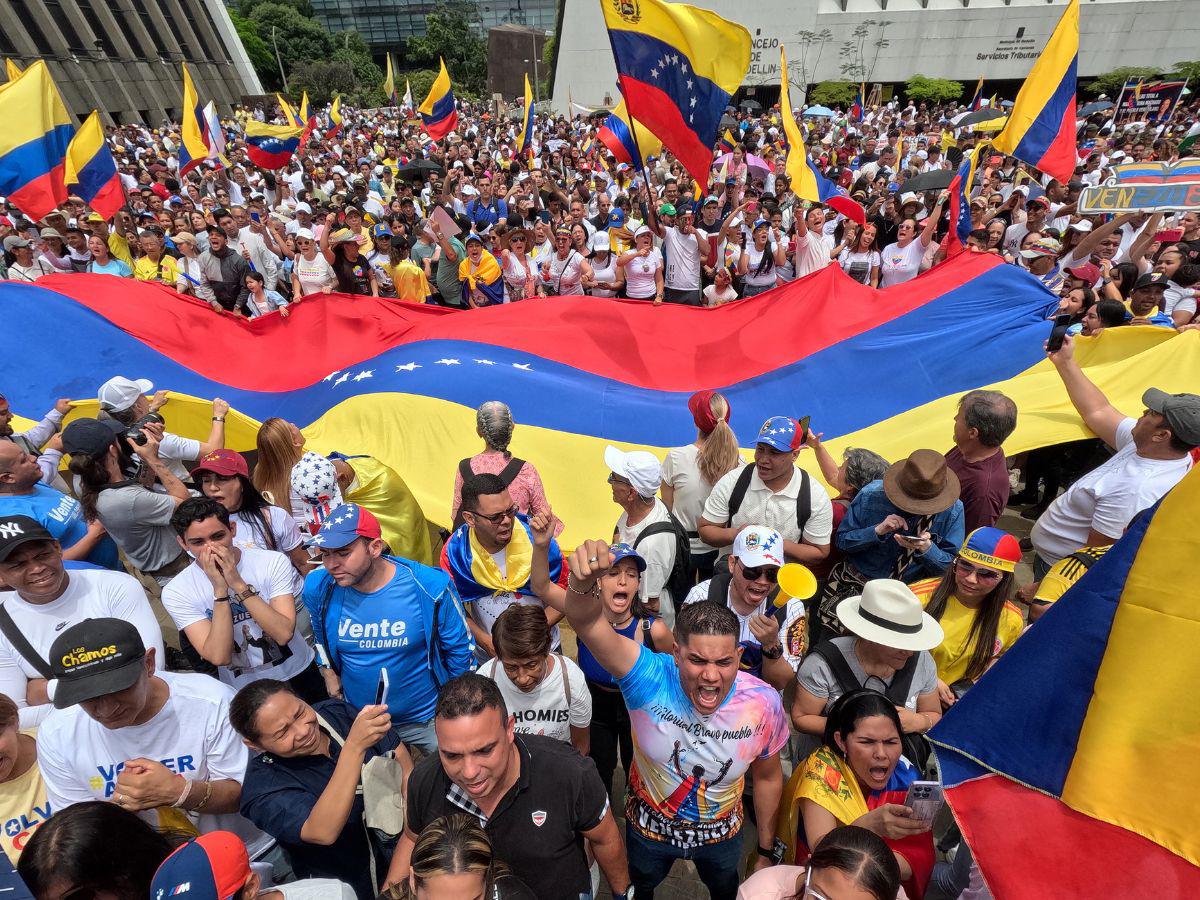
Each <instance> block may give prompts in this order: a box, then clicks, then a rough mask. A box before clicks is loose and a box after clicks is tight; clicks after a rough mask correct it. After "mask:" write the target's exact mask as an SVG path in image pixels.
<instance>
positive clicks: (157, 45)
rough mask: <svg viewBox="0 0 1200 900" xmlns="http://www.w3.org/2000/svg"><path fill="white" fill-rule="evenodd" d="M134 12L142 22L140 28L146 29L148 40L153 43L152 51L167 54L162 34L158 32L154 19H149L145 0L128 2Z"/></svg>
mask: <svg viewBox="0 0 1200 900" xmlns="http://www.w3.org/2000/svg"><path fill="white" fill-rule="evenodd" d="M130 2H131V3H132V5H133V9H134V11H135V12H136V13H137V15H138V18H139V19H141V20H142V27H144V28H145V29H146V33H147V34H148V35H150V40H152V41H154V49H155V50H157V51H158V52H159V53H166V52H167V45H166V43H165V42H164V41H163V37H162V34H161V33H160V32H159V30H158V26H157V25H156V24H155V22H154V19H153V18H151V17H150V10H148V9H147V8H146V3H145V0H130Z"/></svg>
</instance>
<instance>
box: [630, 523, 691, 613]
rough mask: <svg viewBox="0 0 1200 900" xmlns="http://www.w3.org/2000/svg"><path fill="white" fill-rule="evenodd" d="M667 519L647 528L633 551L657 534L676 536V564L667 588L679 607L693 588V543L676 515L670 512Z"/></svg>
mask: <svg viewBox="0 0 1200 900" xmlns="http://www.w3.org/2000/svg"><path fill="white" fill-rule="evenodd" d="M667 517H668V521H666V522H655V523H654V524H653V525H648V526H646V528H644V529H643V530H642V533H641V534H639V535H638V536H637V537H636V538H635V539H634V541H633V549H634V550H636V549H637V548H638V545H639V544H640V543H641V542H642V541H644V540H645V539H646V538H648V537H653V536H654V535H656V534H667V533H668V532H670V533H672V534H674V535H675V562H674V564H673V565H672V566H671V574H670V575H669V576H667V585H666V586H667V590H669V591H670V592H671V601H672V602H673V603H674V604H676V607H678V605H679V604H681V603H683V598H684V597H686V596H687V592H688V591H689V590H690V589H691V587H692V579H691V577H690V571H691V566H692V542H691V541H690V540H688V536H687V532H686V531H684V530H683V526H682V525H680V524H679V520H678V519H677V518H675V514H674V513H670V512H668V513H667Z"/></svg>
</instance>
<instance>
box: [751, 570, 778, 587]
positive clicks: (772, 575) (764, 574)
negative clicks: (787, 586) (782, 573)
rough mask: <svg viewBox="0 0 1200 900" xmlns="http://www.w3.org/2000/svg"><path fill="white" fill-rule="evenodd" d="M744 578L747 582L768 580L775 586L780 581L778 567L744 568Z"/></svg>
mask: <svg viewBox="0 0 1200 900" xmlns="http://www.w3.org/2000/svg"><path fill="white" fill-rule="evenodd" d="M742 577H743V578H745V579H746V580H747V581H758V579H760V578H766V579H767V582H768V583H770V584H775V582H777V581H778V580H779V569H778V567H776V566H755V567H754V568H753V569H752V568H750V567H749V566H742Z"/></svg>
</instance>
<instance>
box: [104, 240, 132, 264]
mask: <svg viewBox="0 0 1200 900" xmlns="http://www.w3.org/2000/svg"><path fill="white" fill-rule="evenodd" d="M108 255H109V256H111V257H113V258H114V259H119V260H120V261H121V262H123V263H125V265H127V266H129V268H131V269H132V268H133V254H132V253H130V252H129V241H127V240H125V238H124V237H123V236H122V235H119V234H117V233H116V232H115V231H110V232H109V233H108Z"/></svg>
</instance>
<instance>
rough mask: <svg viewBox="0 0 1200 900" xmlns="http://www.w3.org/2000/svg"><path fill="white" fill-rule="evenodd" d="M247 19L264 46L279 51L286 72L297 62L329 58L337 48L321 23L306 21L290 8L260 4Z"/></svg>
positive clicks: (282, 5)
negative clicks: (256, 31) (253, 26)
mask: <svg viewBox="0 0 1200 900" xmlns="http://www.w3.org/2000/svg"><path fill="white" fill-rule="evenodd" d="M250 20H251V21H252V22H253V23H254V24H255V26H256V27H257V29H258V36H259V37H260V38H262V40H263V43H264V44H266V46H268V47H274V46H277V47H278V48H279V55H280V56H281V57H283V67H284V70H285V71H288V70H290V69H291V68H292V67H293V66H296V65H299V64H300V63H306V62H312V61H313V60H318V59H329V57H330V56H331V55H332V54H333V51H334V48H335V47H336V43H335V41H334V38H333V36H332V35H331V34H330V33H329V32H328V31H326V30H325V29H324V28H323V27H322V26H321V23H320V22H318V21H317V20H316V19H308V18H305V17H304V16H302V15H300V13H299V12H297V11H296V9H295V7H292V6H287V5H284V4H282V3H259V4H258V5H256V6H255V7H254V9H253V10H251V12H250ZM273 31H274V37H273V38H272V32H273Z"/></svg>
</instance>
